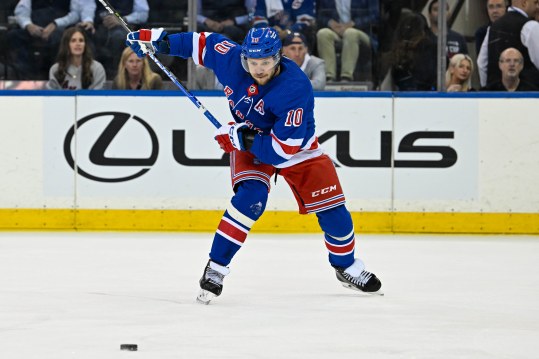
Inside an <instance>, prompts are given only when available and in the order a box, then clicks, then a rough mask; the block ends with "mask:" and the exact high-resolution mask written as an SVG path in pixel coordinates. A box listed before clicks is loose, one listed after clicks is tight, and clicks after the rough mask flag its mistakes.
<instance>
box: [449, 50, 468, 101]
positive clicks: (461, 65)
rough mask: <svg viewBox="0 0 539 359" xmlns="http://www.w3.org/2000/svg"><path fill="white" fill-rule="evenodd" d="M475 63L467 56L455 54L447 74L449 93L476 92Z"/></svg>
mask: <svg viewBox="0 0 539 359" xmlns="http://www.w3.org/2000/svg"><path fill="white" fill-rule="evenodd" d="M473 70H474V68H473V61H472V59H471V57H470V56H468V55H465V54H455V55H453V57H451V60H450V61H449V67H448V68H447V71H446V73H445V83H446V86H447V92H467V91H474V89H473V88H472V73H473Z"/></svg>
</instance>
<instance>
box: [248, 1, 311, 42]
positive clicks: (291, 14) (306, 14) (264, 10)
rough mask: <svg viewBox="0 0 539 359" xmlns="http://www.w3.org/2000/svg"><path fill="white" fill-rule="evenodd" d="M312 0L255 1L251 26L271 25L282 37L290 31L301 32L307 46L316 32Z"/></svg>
mask: <svg viewBox="0 0 539 359" xmlns="http://www.w3.org/2000/svg"><path fill="white" fill-rule="evenodd" d="M315 23H316V10H315V1H314V0H300V1H289V0H268V1H256V7H255V12H254V16H253V21H252V25H253V27H268V26H271V27H273V28H274V29H275V30H277V32H279V37H280V38H281V40H282V39H284V38H285V37H286V36H287V35H288V34H289V33H290V32H291V31H292V32H301V33H302V34H303V35H305V37H306V38H307V42H306V44H307V46H308V47H311V45H313V43H314V36H315V32H316V26H315Z"/></svg>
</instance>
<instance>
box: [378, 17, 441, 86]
mask: <svg viewBox="0 0 539 359" xmlns="http://www.w3.org/2000/svg"><path fill="white" fill-rule="evenodd" d="M395 34H396V36H395V40H394V42H393V47H392V55H393V56H392V59H391V69H390V72H389V74H388V76H389V77H390V78H391V80H392V81H391V82H392V89H394V90H398V91H433V90H435V89H436V65H437V61H436V59H437V58H436V54H437V51H436V49H437V44H436V42H434V41H433V37H432V35H431V32H430V29H429V27H428V25H427V21H426V19H425V17H424V16H423V15H421V14H420V13H416V12H413V13H410V14H407V15H406V16H403V17H402V18H401V20H400V21H399V24H398V25H397V29H396V31H395Z"/></svg>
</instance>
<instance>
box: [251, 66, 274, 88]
mask: <svg viewBox="0 0 539 359" xmlns="http://www.w3.org/2000/svg"><path fill="white" fill-rule="evenodd" d="M279 69H280V67H279V65H277V66H275V67H274V68H273V71H271V72H270V73H269V74H265V75H264V76H262V77H255V76H253V75H251V77H252V78H253V79H254V80H255V82H256V84H257V85H258V86H264V85H267V84H268V82H270V81H271V80H272V79H273V78H274V77H276V76H277V75H278V74H279V72H280V71H279Z"/></svg>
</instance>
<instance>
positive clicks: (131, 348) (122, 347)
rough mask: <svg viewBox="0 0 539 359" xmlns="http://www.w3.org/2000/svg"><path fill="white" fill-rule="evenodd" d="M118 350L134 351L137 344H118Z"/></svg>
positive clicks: (136, 348)
mask: <svg viewBox="0 0 539 359" xmlns="http://www.w3.org/2000/svg"><path fill="white" fill-rule="evenodd" d="M120 350H128V351H130V352H136V351H137V350H138V345H136V344H120Z"/></svg>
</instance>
